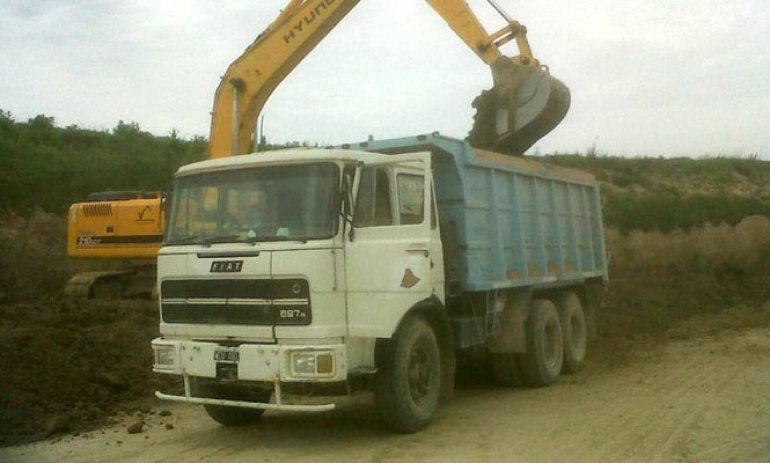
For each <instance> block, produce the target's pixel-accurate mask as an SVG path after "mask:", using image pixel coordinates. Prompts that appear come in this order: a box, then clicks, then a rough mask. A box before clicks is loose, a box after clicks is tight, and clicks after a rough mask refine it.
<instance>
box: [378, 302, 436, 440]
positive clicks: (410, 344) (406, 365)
mask: <svg viewBox="0 0 770 463" xmlns="http://www.w3.org/2000/svg"><path fill="white" fill-rule="evenodd" d="M440 395H441V354H440V351H439V346H438V341H437V340H436V335H435V333H434V332H433V329H432V328H431V326H430V325H429V324H428V323H427V322H426V321H425V320H424V319H422V318H419V317H413V318H409V319H407V320H405V322H404V325H403V326H402V327H401V328H399V330H398V332H397V333H396V335H395V336H394V338H393V340H392V344H391V346H390V351H389V352H388V356H387V357H386V358H385V359H384V364H383V365H381V367H380V368H379V369H378V373H377V381H376V385H375V401H376V403H377V409H378V411H379V413H380V417H381V419H382V421H383V424H384V425H385V426H386V427H387V428H389V429H391V430H393V431H396V432H401V433H414V432H417V431H419V430H421V429H423V428H425V427H426V426H427V425H428V424H429V423H430V422H431V420H432V419H433V415H434V414H435V412H436V409H437V408H438V402H439V397H440Z"/></svg>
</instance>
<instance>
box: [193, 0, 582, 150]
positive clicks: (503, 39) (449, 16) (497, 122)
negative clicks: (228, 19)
mask: <svg viewBox="0 0 770 463" xmlns="http://www.w3.org/2000/svg"><path fill="white" fill-rule="evenodd" d="M426 1H427V3H428V4H430V6H431V7H433V9H434V10H435V11H436V12H437V13H438V14H439V15H440V16H441V17H442V18H444V20H445V21H446V22H447V23H448V25H449V27H450V28H451V29H452V30H453V31H454V32H455V33H456V34H457V35H458V36H459V37H460V39H462V40H463V42H465V44H466V45H467V46H468V47H469V48H470V49H471V50H472V51H473V52H474V53H475V54H476V55H477V56H478V57H479V58H480V59H481V60H482V61H484V62H485V63H486V64H488V65H489V66H490V67H491V69H492V77H493V82H494V87H493V88H492V89H491V90H488V91H485V92H483V93H482V94H481V95H480V96H479V97H478V98H477V99H476V100H475V101H474V103H473V105H474V107H475V108H476V110H477V111H476V116H475V121H474V125H473V129H472V130H471V132H470V134H469V138H470V141H471V144H472V145H474V146H476V147H479V148H485V149H491V150H496V151H500V152H504V153H508V154H512V155H522V154H523V153H524V151H525V150H526V149H527V148H529V147H530V146H532V144H534V143H535V142H536V141H537V140H538V139H540V138H542V137H543V136H544V135H545V134H546V133H548V132H550V131H551V130H552V129H553V128H555V127H556V125H558V124H559V122H561V120H562V119H563V118H564V116H565V115H566V113H567V110H568V109H569V90H568V89H567V87H566V86H564V84H562V83H561V82H560V81H558V80H557V79H554V78H553V77H551V76H550V75H549V73H548V71H547V69H546V68H544V67H543V66H541V65H540V63H539V61H538V60H537V59H535V58H534V56H533V55H532V51H531V49H530V46H529V43H528V41H527V37H526V28H525V27H524V26H522V25H521V24H519V23H518V22H517V21H515V20H513V19H511V18H510V17H509V16H508V15H507V14H506V13H505V12H504V11H503V10H502V8H500V7H499V5H497V3H495V2H494V0H487V1H489V2H490V4H491V5H492V6H493V7H494V8H495V9H496V10H497V11H498V12H500V14H501V15H503V17H504V18H505V20H506V22H507V24H506V26H505V27H504V28H502V29H501V30H499V31H497V32H494V33H492V34H489V33H488V32H487V31H486V29H485V28H484V26H483V25H482V24H481V23H480V21H479V20H478V18H477V17H476V15H475V14H474V13H473V11H471V9H470V8H469V6H468V4H467V3H466V2H465V1H464V0H426ZM358 2H359V0H291V1H290V2H289V4H288V5H287V6H286V8H284V9H283V11H282V12H281V14H280V15H279V16H278V18H277V19H276V20H275V21H273V23H272V24H270V26H269V27H268V28H267V29H265V31H264V32H262V34H260V35H259V37H257V39H256V40H255V41H254V42H253V43H252V44H251V45H250V46H249V47H248V48H246V50H245V51H244V52H243V54H242V55H241V56H240V57H239V58H238V59H237V60H235V61H234V62H233V63H232V64H231V65H230V67H229V68H228V69H227V72H226V73H225V75H224V76H223V77H222V79H221V82H220V84H219V87H218V88H217V91H216V94H215V97H214V108H213V111H212V119H211V133H210V138H209V153H208V155H209V157H210V158H216V157H223V156H231V155H237V154H245V153H249V152H251V151H252V150H251V146H252V140H253V138H254V131H255V127H256V122H257V118H258V117H259V114H260V112H261V111H262V108H263V107H264V105H265V103H266V102H267V99H268V98H269V97H270V95H271V94H272V93H273V91H274V90H275V88H276V87H277V86H278V85H279V84H280V83H281V81H282V80H283V79H284V78H285V77H286V76H287V75H288V74H289V73H290V72H291V71H292V70H293V69H294V68H295V67H296V66H297V65H298V64H299V63H300V62H301V61H302V59H303V58H304V57H305V56H307V54H308V53H310V51H312V50H313V48H315V46H316V45H318V43H320V42H321V41H322V40H323V39H324V37H326V35H327V34H328V33H329V32H330V31H331V30H332V29H333V28H334V27H335V26H336V25H337V24H338V23H339V22H340V21H341V20H342V19H343V18H344V17H345V16H346V15H347V14H348V13H349V12H350V11H351V10H352V9H353V8H354V7H355V6H356V5H357V4H358ZM512 40H515V41H516V44H517V46H518V48H519V55H517V56H514V57H512V58H509V57H506V56H504V55H503V54H502V52H501V51H500V47H501V46H502V45H504V44H505V43H508V42H510V41H512Z"/></svg>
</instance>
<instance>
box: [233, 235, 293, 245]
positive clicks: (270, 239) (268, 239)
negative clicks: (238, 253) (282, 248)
mask: <svg viewBox="0 0 770 463" xmlns="http://www.w3.org/2000/svg"><path fill="white" fill-rule="evenodd" d="M244 241H246V242H248V243H259V242H265V243H267V242H275V241H296V242H298V243H303V244H304V243H307V238H304V237H293V236H277V235H266V236H255V237H254V238H246V239H245V240H244Z"/></svg>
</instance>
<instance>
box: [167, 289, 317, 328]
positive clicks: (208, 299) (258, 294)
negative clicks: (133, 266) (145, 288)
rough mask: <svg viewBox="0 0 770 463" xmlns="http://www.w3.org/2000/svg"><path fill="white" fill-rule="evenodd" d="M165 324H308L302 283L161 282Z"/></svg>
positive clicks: (306, 297)
mask: <svg viewBox="0 0 770 463" xmlns="http://www.w3.org/2000/svg"><path fill="white" fill-rule="evenodd" d="M160 295H161V318H162V319H163V321H164V322H165V323H192V324H201V323H206V324H215V325H275V324H277V325H308V324H310V322H311V319H312V317H311V310H310V290H309V286H308V283H307V281H306V280H298V279H287V280H268V279H262V280H168V281H164V282H162V283H161V287H160Z"/></svg>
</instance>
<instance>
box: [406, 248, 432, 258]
mask: <svg viewBox="0 0 770 463" xmlns="http://www.w3.org/2000/svg"><path fill="white" fill-rule="evenodd" d="M406 252H407V253H412V252H419V253H420V254H424V255H425V257H428V256H430V251H429V250H428V249H421V248H409V249H407V250H406Z"/></svg>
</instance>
